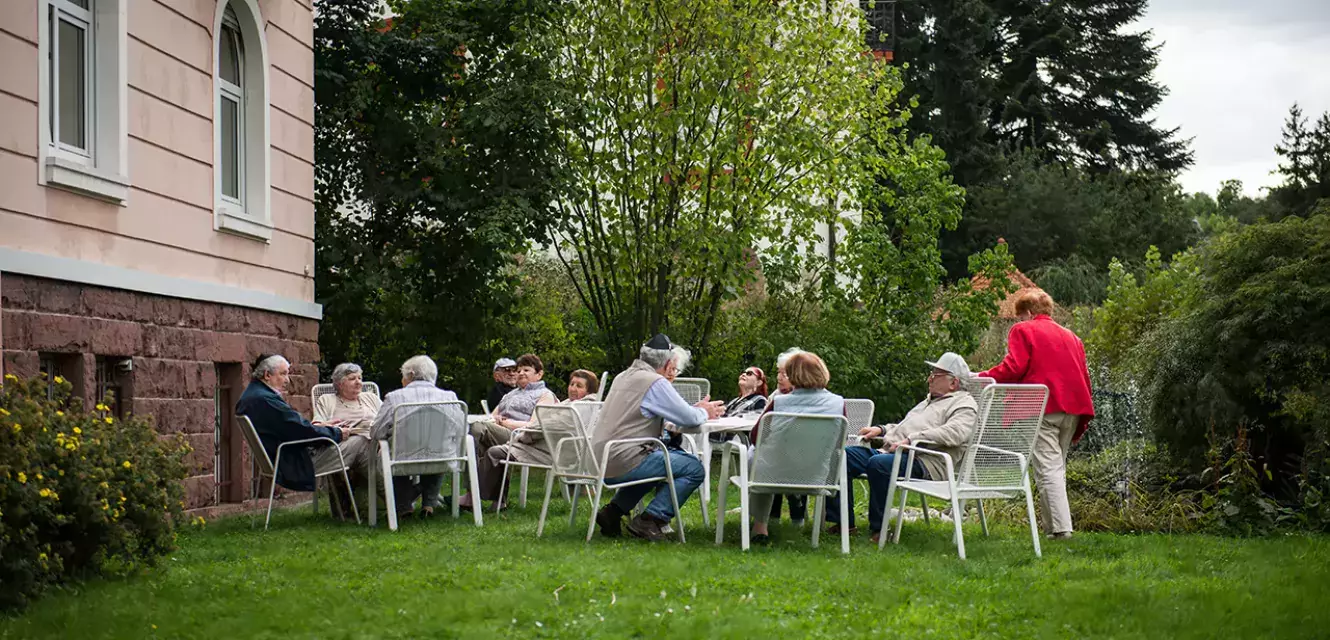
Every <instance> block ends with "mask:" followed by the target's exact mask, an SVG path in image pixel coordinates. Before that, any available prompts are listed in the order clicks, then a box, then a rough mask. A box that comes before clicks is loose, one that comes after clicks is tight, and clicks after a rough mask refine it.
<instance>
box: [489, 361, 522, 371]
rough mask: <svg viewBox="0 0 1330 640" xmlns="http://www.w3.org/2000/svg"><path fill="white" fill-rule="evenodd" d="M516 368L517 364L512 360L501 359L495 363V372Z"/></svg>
mask: <svg viewBox="0 0 1330 640" xmlns="http://www.w3.org/2000/svg"><path fill="white" fill-rule="evenodd" d="M516 366H517V363H516V362H514V361H513V359H512V358H499V359H498V361H496V362H495V363H494V370H495V371H498V370H499V369H507V368H509V367H516Z"/></svg>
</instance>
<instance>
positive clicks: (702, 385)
mask: <svg viewBox="0 0 1330 640" xmlns="http://www.w3.org/2000/svg"><path fill="white" fill-rule="evenodd" d="M681 382H682V383H686V384H695V385H697V386H698V388H699V389H701V390H702V398H705V397H707V396H709V395H711V381H710V380H707V379H706V378H675V379H674V383H675V384H678V383H681ZM702 398H698V399H697V401H698V402H701V401H702Z"/></svg>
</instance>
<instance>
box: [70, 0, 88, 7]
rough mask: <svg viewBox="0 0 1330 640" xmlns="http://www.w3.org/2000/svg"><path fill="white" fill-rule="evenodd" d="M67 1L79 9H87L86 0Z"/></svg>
mask: <svg viewBox="0 0 1330 640" xmlns="http://www.w3.org/2000/svg"><path fill="white" fill-rule="evenodd" d="M69 1H70V2H72V3H73V4H74V5H75V6H78V7H79V8H81V9H87V8H88V0H69Z"/></svg>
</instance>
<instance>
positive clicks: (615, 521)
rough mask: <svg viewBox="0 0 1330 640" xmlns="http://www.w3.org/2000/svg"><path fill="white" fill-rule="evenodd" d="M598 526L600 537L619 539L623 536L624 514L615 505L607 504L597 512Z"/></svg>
mask: <svg viewBox="0 0 1330 640" xmlns="http://www.w3.org/2000/svg"><path fill="white" fill-rule="evenodd" d="M596 524H597V525H599V526H600V535H602V536H605V537H606V538H617V537H619V536H621V535H623V512H622V511H620V510H619V508H618V507H616V506H614V505H613V504H607V505H605V506H603V507H601V508H600V511H597V512H596Z"/></svg>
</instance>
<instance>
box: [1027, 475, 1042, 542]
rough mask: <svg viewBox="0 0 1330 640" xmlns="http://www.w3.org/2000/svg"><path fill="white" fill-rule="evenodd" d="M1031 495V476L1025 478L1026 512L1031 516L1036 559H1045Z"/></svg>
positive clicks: (1031, 536) (1031, 534)
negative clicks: (1040, 545)
mask: <svg viewBox="0 0 1330 640" xmlns="http://www.w3.org/2000/svg"><path fill="white" fill-rule="evenodd" d="M1030 493H1031V492H1030V478H1029V476H1026V478H1025V511H1026V512H1027V513H1028V514H1029V516H1030V538H1031V539H1033V540H1034V557H1036V558H1042V557H1044V554H1043V552H1042V551H1041V550H1040V549H1039V525H1037V524H1035V521H1034V497H1033V496H1031V495H1030Z"/></svg>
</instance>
